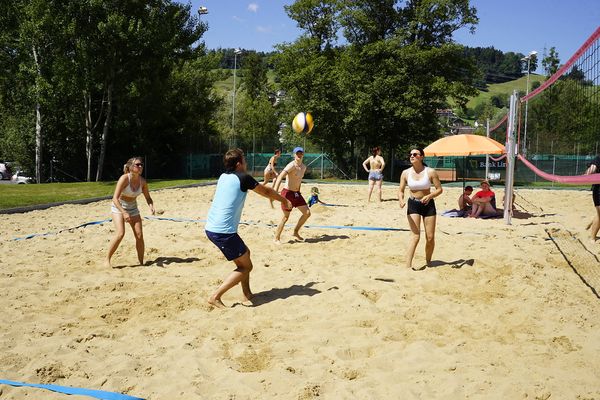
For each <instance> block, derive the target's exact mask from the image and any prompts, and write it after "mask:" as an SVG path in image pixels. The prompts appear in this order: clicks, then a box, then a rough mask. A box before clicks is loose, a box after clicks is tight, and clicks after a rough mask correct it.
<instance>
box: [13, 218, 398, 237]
mask: <svg viewBox="0 0 600 400" xmlns="http://www.w3.org/2000/svg"><path fill="white" fill-rule="evenodd" d="M144 219H147V220H156V221H172V222H201V223H204V222H206V220H205V219H191V218H167V217H154V216H152V217H144ZM110 221H112V218H108V219H103V220H100V221H92V222H86V223H83V224H81V225H77V226H74V227H71V228H64V229H61V230H59V231H57V232H46V233H32V234H30V235H26V236H21V237H17V238H13V239H11V240H12V241H19V240H26V239H33V238H35V237H42V236H52V235H58V234H59V233H62V232H65V231H71V230H73V229H79V228H85V227H87V226H90V225H101V224H103V223H105V222H110ZM240 224H241V225H264V226H269V227H274V226H277V225H274V224H266V223H263V224H261V223H258V222H254V221H247V222H244V221H242V222H240ZM286 226H292V225H289V224H288V225H286ZM304 227H305V228H309V229H350V230H355V231H392V232H408V229H406V228H388V227H382V226H350V225H305V226H304Z"/></svg>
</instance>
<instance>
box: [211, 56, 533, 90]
mask: <svg viewBox="0 0 600 400" xmlns="http://www.w3.org/2000/svg"><path fill="white" fill-rule="evenodd" d="M211 52H214V53H217V54H219V53H220V54H221V57H222V58H221V62H220V66H221V68H223V69H233V67H234V49H216V50H212V51H211ZM256 54H257V55H258V56H259V57H261V58H262V59H263V61H264V63H265V65H266V66H267V68H269V69H273V66H272V65H269V60H270V58H271V57H272V56H273V55H274V54H275V52H274V51H272V52H256ZM464 55H465V56H466V57H471V58H472V59H473V61H474V62H475V65H476V66H477V69H478V70H479V72H480V76H479V78H478V79H476V81H475V86H476V87H477V88H478V89H485V87H486V85H488V84H490V83H503V82H508V81H512V80H514V79H519V78H520V77H522V76H524V75H525V74H526V73H527V71H526V68H527V67H526V66H524V65H523V61H522V60H521V58H523V54H521V53H515V52H512V51H509V52H506V53H504V52H502V51H501V50H497V49H495V48H494V47H468V46H464ZM237 62H238V66H237V67H238V68H243V63H244V61H243V59H241V58H240V59H238V60H237ZM532 70H534V68H533V67H532Z"/></svg>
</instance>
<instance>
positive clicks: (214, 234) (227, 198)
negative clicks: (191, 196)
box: [205, 149, 292, 308]
mask: <svg viewBox="0 0 600 400" xmlns="http://www.w3.org/2000/svg"><path fill="white" fill-rule="evenodd" d="M223 163H224V164H225V173H223V174H221V176H220V177H219V180H218V181H217V189H216V190H215V196H214V198H213V201H212V205H211V206H210V210H209V211H208V216H207V218H206V225H205V230H206V236H207V237H208V239H209V240H210V241H211V242H213V243H214V244H215V245H216V246H217V247H218V248H219V249H220V250H221V252H222V253H223V255H224V256H225V258H227V260H228V261H233V262H234V264H235V266H236V269H235V270H233V272H231V273H230V274H229V276H228V277H227V278H225V280H224V281H223V283H222V284H221V285H220V286H219V287H218V288H217V290H216V292H215V293H213V295H212V296H210V298H209V299H208V303H209V304H212V305H213V306H215V307H218V308H225V305H224V304H223V302H222V301H221V296H223V294H224V293H225V292H227V291H228V290H229V289H231V288H232V287H234V286H236V285H237V284H238V283H241V284H242V292H243V294H244V299H245V301H249V300H250V299H251V298H252V291H251V290H250V271H252V260H250V249H249V248H248V247H247V246H246V244H245V243H244V241H243V240H242V238H240V236H239V235H238V233H237V229H238V225H239V223H240V218H241V216H242V209H243V208H244V202H245V201H246V195H247V194H248V190H252V191H254V192H256V193H258V194H260V195H261V196H263V197H267V198H269V199H273V200H277V201H280V202H281V204H282V205H283V206H285V207H288V208H290V209H291V208H292V205H291V203H290V202H289V200H287V199H285V198H284V197H282V196H280V195H279V193H277V192H276V191H275V190H273V189H272V188H270V187H268V186H266V185H260V184H259V183H258V182H257V181H256V180H255V179H254V178H253V177H252V176H251V175H249V174H248V173H247V170H246V168H247V164H246V158H245V157H244V152H243V151H242V150H240V149H232V150H229V151H228V152H227V153H225V157H224V159H223Z"/></svg>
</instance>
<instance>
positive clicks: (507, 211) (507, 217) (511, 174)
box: [504, 90, 519, 225]
mask: <svg viewBox="0 0 600 400" xmlns="http://www.w3.org/2000/svg"><path fill="white" fill-rule="evenodd" d="M518 96H519V95H518V93H517V91H516V90H515V91H513V94H512V95H511V96H510V109H509V111H508V137H507V139H506V179H505V180H504V223H505V224H506V225H511V221H512V203H513V185H514V178H515V153H516V151H517V149H516V147H515V125H516V119H517V99H518Z"/></svg>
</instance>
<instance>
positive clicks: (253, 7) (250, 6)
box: [248, 3, 258, 12]
mask: <svg viewBox="0 0 600 400" xmlns="http://www.w3.org/2000/svg"><path fill="white" fill-rule="evenodd" d="M248 11H252V12H257V11H258V4H256V3H250V4H248Z"/></svg>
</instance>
